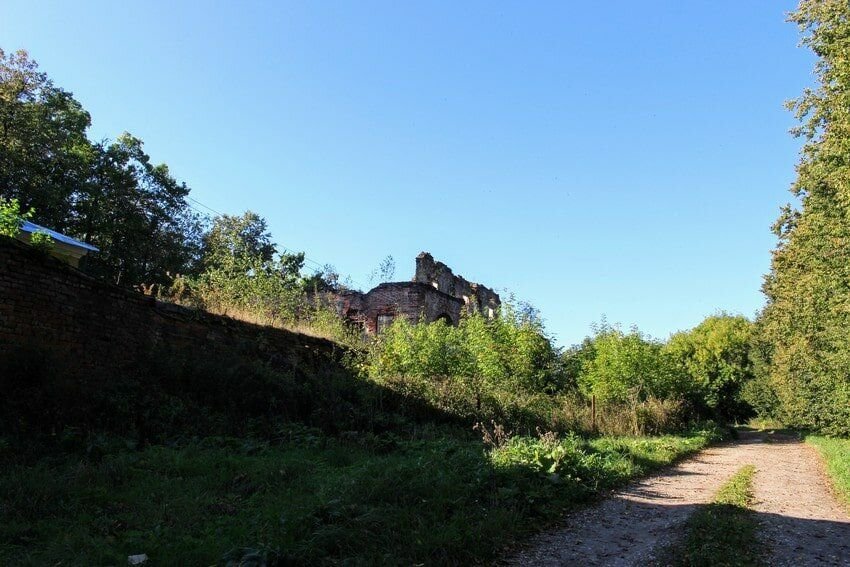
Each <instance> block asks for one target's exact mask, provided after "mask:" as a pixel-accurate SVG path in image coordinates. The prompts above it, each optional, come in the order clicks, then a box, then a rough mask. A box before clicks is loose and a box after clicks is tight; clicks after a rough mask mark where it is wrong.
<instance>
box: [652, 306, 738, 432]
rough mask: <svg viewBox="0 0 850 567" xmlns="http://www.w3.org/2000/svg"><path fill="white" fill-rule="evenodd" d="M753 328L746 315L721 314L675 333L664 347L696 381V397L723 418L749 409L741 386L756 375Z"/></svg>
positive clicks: (734, 417)
mask: <svg viewBox="0 0 850 567" xmlns="http://www.w3.org/2000/svg"><path fill="white" fill-rule="evenodd" d="M752 330H753V324H752V322H750V320H749V319H747V318H746V317H743V316H741V315H726V314H720V315H715V316H711V317H707V318H706V319H705V320H704V321H703V322H702V323H700V324H699V325H697V326H696V327H695V328H693V329H691V330H690V331H683V332H681V333H676V334H675V335H673V336H672V337H670V340H669V341H668V343H667V345H666V346H665V347H664V350H665V351H666V352H667V353H668V354H669V355H670V356H671V357H672V358H673V359H674V360H675V361H676V363H677V364H678V365H679V367H680V368H681V369H682V370H683V371H684V372H686V373H687V374H688V375H689V376H690V378H691V380H692V381H693V382H694V387H695V388H696V389H695V391H694V393H695V394H697V396H698V397H697V400H698V401H699V402H701V403H702V404H704V405H705V406H706V407H707V408H708V409H710V410H711V411H712V412H714V413H716V414H717V415H718V416H719V417H721V418H722V419H736V418H745V417H747V416H748V414H749V413H750V409H749V408H748V407H747V404H746V403H744V402H743V401H742V399H741V390H742V388H743V387H744V385H745V384H746V383H747V382H748V381H749V380H751V379H752V376H753V365H752V362H751V360H750V342H751V335H752Z"/></svg>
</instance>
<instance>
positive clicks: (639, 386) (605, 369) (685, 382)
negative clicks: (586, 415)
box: [578, 326, 693, 405]
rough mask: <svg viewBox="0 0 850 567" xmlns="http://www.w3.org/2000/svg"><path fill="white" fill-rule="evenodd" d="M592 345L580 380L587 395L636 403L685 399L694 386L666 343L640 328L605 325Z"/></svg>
mask: <svg viewBox="0 0 850 567" xmlns="http://www.w3.org/2000/svg"><path fill="white" fill-rule="evenodd" d="M592 345H593V346H592V348H593V355H592V357H589V359H588V360H586V361H585V362H584V364H583V365H582V368H581V373H580V375H579V377H578V383H579V386H580V388H581V390H582V392H584V394H585V395H587V396H596V398H597V399H598V400H599V401H600V402H602V403H606V402H614V403H627V402H628V403H631V404H633V405H635V404H637V403H640V402H643V401H645V400H647V399H648V398H653V397H654V398H661V399H667V398H682V397H685V396H687V395H688V394H690V392H691V390H692V388H693V384H692V381H691V380H690V378H689V377H688V375H687V374H686V373H684V372H683V371H682V370H681V369H680V368H679V367H677V366H676V364H675V363H674V361H673V359H672V358H671V357H670V356H668V355H667V353H666V352H665V351H664V349H663V345H662V344H661V343H660V342H658V341H654V340H651V339H649V338H647V337H645V336H644V335H643V334H641V333H640V332H639V331H638V330H637V329H632V330H631V331H630V332H628V333H624V332H623V331H621V330H620V329H617V328H615V327H610V326H602V327H601V328H600V329H598V330H597V332H596V335H595V336H594V337H593V338H592Z"/></svg>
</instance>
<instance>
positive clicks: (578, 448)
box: [0, 427, 715, 565]
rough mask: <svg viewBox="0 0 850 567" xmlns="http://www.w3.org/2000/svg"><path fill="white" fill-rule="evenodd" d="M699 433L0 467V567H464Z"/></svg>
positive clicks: (141, 453)
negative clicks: (256, 565)
mask: <svg viewBox="0 0 850 567" xmlns="http://www.w3.org/2000/svg"><path fill="white" fill-rule="evenodd" d="M714 438H715V433H714V432H713V431H710V430H709V431H699V432H693V433H691V434H689V435H683V436H664V437H656V438H599V439H594V440H592V441H587V440H584V439H581V438H579V437H572V436H568V437H565V438H563V439H556V438H553V437H551V436H550V437H544V438H513V439H511V440H509V441H508V442H507V443H506V444H504V445H503V446H501V447H499V448H493V449H492V450H489V451H485V450H484V448H483V447H482V444H481V441H480V440H479V439H477V438H474V437H471V436H469V435H467V434H463V433H457V432H456V431H453V430H448V429H430V430H427V431H425V432H423V433H420V434H419V436H418V437H417V438H415V439H411V438H404V439H403V438H400V437H398V436H396V435H393V434H384V435H371V434H354V433H352V434H348V435H346V434H342V435H339V436H335V437H332V436H327V435H325V434H322V433H320V432H319V431H317V430H311V429H307V428H299V427H294V428H293V430H292V432H290V434H289V435H288V436H286V441H282V442H277V443H271V442H266V441H256V440H251V439H245V438H226V437H217V438H207V439H204V440H201V441H194V442H189V443H184V444H182V445H177V446H164V445H157V446H150V447H147V448H145V449H142V450H132V449H128V448H123V449H121V448H117V449H116V448H115V447H116V446H117V445H116V444H112V445H111V447H112V448H111V449H110V450H107V451H102V453H103V454H101V455H100V456H98V457H86V456H81V454H80V453H55V454H53V455H51V456H45V457H42V458H40V459H38V460H35V461H29V462H27V461H24V460H22V459H21V458H19V457H15V456H12V455H10V454H9V453H8V452H7V453H6V454H5V455H3V454H2V452H0V456H1V457H2V459H3V460H2V461H0V465H2V466H0V471H2V472H0V564H3V565H48V564H49V565H55V564H62V565H109V564H112V565H123V564H126V561H127V556H128V555H131V554H139V553H145V554H147V555H148V556H149V557H150V561H149V563H148V564H149V565H214V564H219V563H221V564H223V563H226V562H227V561H234V562H235V563H234V564H239V561H242V560H245V561H247V560H248V559H250V558H252V557H254V558H256V557H261V558H265V559H266V560H267V561H268V563H269V564H272V565H274V564H278V565H283V564H311V565H316V564H319V565H321V564H340V563H345V564H350V565H365V564H408V565H410V564H416V563H427V564H467V563H486V562H489V561H492V560H493V559H494V558H496V557H497V556H498V555H499V554H500V553H501V552H502V551H503V550H504V549H505V548H506V547H507V546H509V545H511V544H512V543H513V542H514V541H516V539H517V538H519V537H522V536H524V535H527V534H530V533H532V532H533V531H534V530H535V529H539V527H541V526H543V525H546V524H548V523H551V522H552V521H554V520H556V519H557V518H558V517H559V516H560V514H561V513H563V511H564V510H566V509H568V508H569V507H570V506H573V505H575V504H576V503H578V502H582V501H586V500H588V499H591V498H593V497H594V496H595V495H596V494H598V492H599V491H600V490H602V489H604V488H609V487H614V486H618V485H620V484H622V483H623V482H625V481H626V480H628V479H630V478H633V477H634V476H637V475H641V474H645V473H646V472H648V471H649V470H651V469H653V468H656V467H658V466H661V465H664V464H668V463H670V462H672V461H673V460H675V459H677V458H679V457H682V456H683V455H686V454H688V453H691V452H693V451H696V450H698V449H700V448H702V447H703V446H705V445H706V444H707V443H709V442H710V441H711V440H713V439H714Z"/></svg>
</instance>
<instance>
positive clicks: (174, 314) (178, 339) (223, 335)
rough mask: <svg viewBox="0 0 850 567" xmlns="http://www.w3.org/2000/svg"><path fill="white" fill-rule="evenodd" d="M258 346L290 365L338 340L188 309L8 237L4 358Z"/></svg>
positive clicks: (109, 356)
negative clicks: (27, 351) (40, 351)
mask: <svg viewBox="0 0 850 567" xmlns="http://www.w3.org/2000/svg"><path fill="white" fill-rule="evenodd" d="M159 345H167V346H169V347H172V348H177V349H194V350H196V351H219V350H222V349H225V350H227V349H239V350H240V351H242V352H244V351H245V349H246V347H247V348H250V349H253V350H255V351H256V352H257V354H258V355H260V356H263V357H266V358H269V359H272V360H277V361H279V362H281V363H282V364H284V365H296V364H304V363H309V360H308V359H310V358H314V357H318V356H321V357H324V356H326V355H328V354H329V353H333V352H334V351H335V345H334V343H332V342H330V341H327V340H324V339H317V338H313V337H308V336H305V335H300V334H297V333H292V332H289V331H285V330H282V329H274V328H269V327H261V326H257V325H252V324H249V323H244V322H241V321H236V320H233V319H230V318H228V317H221V316H217V315H210V314H208V313H203V312H198V311H195V310H191V309H187V308H183V307H180V306H176V305H172V304H168V303H163V302H160V301H157V300H156V299H154V298H153V297H149V296H145V295H141V294H139V293H136V292H132V291H128V290H125V289H122V288H119V287H116V286H113V285H110V284H107V283H104V282H101V281H99V280H95V279H93V278H91V277H89V276H87V275H85V274H83V273H82V272H80V271H78V270H76V269H74V268H72V267H70V266H68V265H66V264H64V263H63V262H61V261H59V260H56V259H54V258H51V257H49V256H46V255H44V254H42V253H39V252H38V251H36V250H34V249H32V248H30V247H29V246H27V245H25V244H22V243H19V242H17V241H15V240H12V239H10V238H6V237H0V356H4V355H5V354H7V353H8V352H10V351H11V350H12V349H14V348H17V347H20V346H35V347H39V348H45V349H49V350H50V351H51V352H52V353H55V354H60V355H64V356H67V357H69V358H71V359H72V360H73V362H74V366H75V367H77V368H79V369H81V370H84V369H86V368H89V367H98V366H103V365H105V364H108V365H110V366H111V367H113V368H121V367H123V366H125V365H132V364H133V363H134V362H135V361H137V360H139V359H140V357H141V356H144V355H146V354H147V353H149V352H150V351H151V349H152V348H153V347H156V346H159Z"/></svg>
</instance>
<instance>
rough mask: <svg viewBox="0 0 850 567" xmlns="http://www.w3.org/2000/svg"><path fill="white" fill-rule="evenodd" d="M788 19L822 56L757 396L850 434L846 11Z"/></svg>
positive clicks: (809, 423) (815, 2)
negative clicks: (769, 393) (770, 395)
mask: <svg viewBox="0 0 850 567" xmlns="http://www.w3.org/2000/svg"><path fill="white" fill-rule="evenodd" d="M791 21H793V22H795V23H796V24H797V25H798V26H799V27H800V29H801V31H802V32H803V34H804V39H803V43H804V44H805V45H807V46H808V47H810V48H811V49H812V50H813V51H814V53H815V54H816V55H817V57H818V61H817V64H816V67H815V74H816V76H817V78H818V86H817V88H815V89H809V90H806V91H805V92H804V93H803V95H802V96H801V97H800V98H798V99H797V100H796V101H794V102H793V103H792V104H791V107H792V108H793V109H794V110H795V111H796V114H797V117H798V118H799V119H800V121H801V126H800V127H799V128H798V129H797V131H796V133H797V135H799V136H801V137H802V138H803V139H804V140H805V144H804V146H803V149H802V155H801V159H800V163H799V164H798V166H797V179H796V181H795V182H794V185H793V187H792V193H793V195H794V197H795V198H797V199H798V202H799V208H795V207H792V206H790V205H789V206H787V207H785V209H784V211H783V214H782V216H781V217H780V218H779V220H778V221H777V223H776V226H775V230H776V233H777V235H778V236H779V245H778V247H777V249H776V250H775V251H774V253H773V262H772V267H771V272H770V274H769V275H768V276H767V277H766V278H765V282H764V292H765V294H766V295H767V298H768V304H767V306H766V307H765V309H764V311H763V313H762V315H761V318H760V321H759V324H758V340H757V348H756V352H757V353H758V355H759V357H760V360H759V364H758V365H757V369H758V370H759V372H760V378H759V380H760V381H761V382H762V387H761V389H760V391H761V392H762V394H763V393H764V392H765V391H767V390H770V391H772V392H773V393H774V394H775V396H776V400H775V402H776V404H775V407H774V408H773V411H774V414H775V415H776V417H779V418H780V419H781V420H782V421H784V422H785V423H787V424H788V425H791V426H796V427H804V428H810V429H816V430H819V431H822V432H825V433H830V434H842V435H850V374H848V372H847V369H848V368H850V342H848V340H847V329H848V328H850V310H848V308H847V306H848V304H850V143H848V142H849V141H850V114H848V112H847V109H848V108H850V58H848V57H847V50H848V48H850V5H848V3H847V2H846V1H845V0H803V1H801V2H800V5H799V7H798V9H797V11H796V12H794V13H792V14H791ZM762 398H763V399H764V401H765V402H769V399H768V398H767V397H765V396H762Z"/></svg>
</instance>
